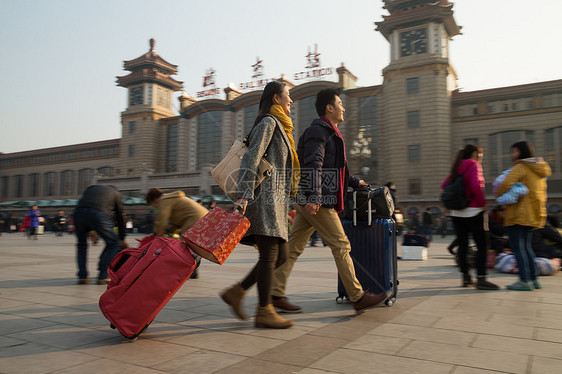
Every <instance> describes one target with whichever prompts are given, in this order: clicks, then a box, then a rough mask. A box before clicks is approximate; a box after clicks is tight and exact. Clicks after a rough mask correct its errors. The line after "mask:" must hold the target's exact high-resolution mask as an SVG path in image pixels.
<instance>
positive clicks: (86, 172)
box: [78, 168, 94, 194]
mask: <svg viewBox="0 0 562 374" xmlns="http://www.w3.org/2000/svg"><path fill="white" fill-rule="evenodd" d="M93 181H94V169H89V168H88V169H82V170H79V171H78V193H79V194H80V193H82V192H83V191H84V190H85V189H86V188H88V186H89V185H91V184H92V183H93Z"/></svg>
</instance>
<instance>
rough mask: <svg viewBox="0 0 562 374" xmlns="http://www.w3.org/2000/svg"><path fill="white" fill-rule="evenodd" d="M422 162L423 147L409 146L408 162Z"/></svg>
mask: <svg viewBox="0 0 562 374" xmlns="http://www.w3.org/2000/svg"><path fill="white" fill-rule="evenodd" d="M420 160H421V145H419V144H412V145H409V146H408V161H410V162H416V161H420Z"/></svg>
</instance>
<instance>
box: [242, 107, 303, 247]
mask: <svg viewBox="0 0 562 374" xmlns="http://www.w3.org/2000/svg"><path fill="white" fill-rule="evenodd" d="M281 126H282V125H281V123H280V122H279V121H278V120H277V118H275V117H274V116H271V115H267V116H265V117H264V118H263V119H262V120H261V121H260V122H259V123H258V124H257V125H255V126H254V128H253V129H252V131H251V132H250V136H249V144H248V151H246V153H245V154H244V157H242V162H241V164H240V174H239V175H238V198H239V199H247V200H248V207H247V208H246V213H245V215H246V217H247V218H248V219H249V220H250V223H251V226H250V228H249V229H248V232H247V233H246V236H245V237H244V239H243V242H244V243H254V238H253V236H254V235H263V236H270V237H278V238H281V239H283V240H285V241H288V240H289V229H288V214H289V198H290V192H291V178H292V172H293V159H292V155H291V151H290V143H289V139H288V138H287V134H286V133H285V130H283V128H282V127H281ZM264 155H265V156H264ZM262 157H265V159H266V160H267V161H269V162H270V163H271V164H272V165H273V170H272V172H271V176H269V177H266V178H265V179H264V180H263V182H262V183H261V184H260V185H259V186H258V187H257V188H256V189H255V190H254V181H255V176H256V170H257V167H258V164H259V160H260V159H261V158H262Z"/></svg>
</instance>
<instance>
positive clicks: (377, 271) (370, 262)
mask: <svg viewBox="0 0 562 374" xmlns="http://www.w3.org/2000/svg"><path fill="white" fill-rule="evenodd" d="M342 224H343V228H344V231H345V233H346V235H347V237H348V238H349V241H350V243H351V253H350V256H351V258H352V260H353V264H354V265H355V274H356V276H357V279H358V280H359V282H360V283H361V285H362V286H363V290H364V291H368V292H372V293H380V292H384V293H386V295H387V299H386V301H385V303H386V305H388V306H392V304H393V303H394V302H395V301H396V295H397V292H398V287H397V286H398V283H399V282H398V277H397V257H396V224H395V222H394V220H392V219H389V218H379V219H375V220H374V221H373V222H372V223H371V225H368V224H367V223H366V222H362V221H359V222H358V223H357V224H356V225H354V224H353V222H352V221H347V220H346V221H342ZM344 297H345V298H347V297H348V295H347V292H346V291H345V288H344V287H343V283H342V282H341V279H340V278H339V276H338V297H337V298H336V301H337V302H338V303H341V302H343V298H344Z"/></svg>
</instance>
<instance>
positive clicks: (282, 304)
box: [272, 297, 302, 313]
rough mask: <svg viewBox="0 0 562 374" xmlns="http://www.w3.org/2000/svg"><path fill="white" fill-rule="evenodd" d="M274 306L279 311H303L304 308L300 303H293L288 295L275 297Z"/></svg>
mask: <svg viewBox="0 0 562 374" xmlns="http://www.w3.org/2000/svg"><path fill="white" fill-rule="evenodd" d="M272 301H273V306H274V307H275V309H277V311H278V312H279V313H301V312H302V308H301V307H300V306H298V305H295V304H291V303H290V302H289V299H287V298H286V297H281V298H279V299H275V298H274V299H273V300H272Z"/></svg>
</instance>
